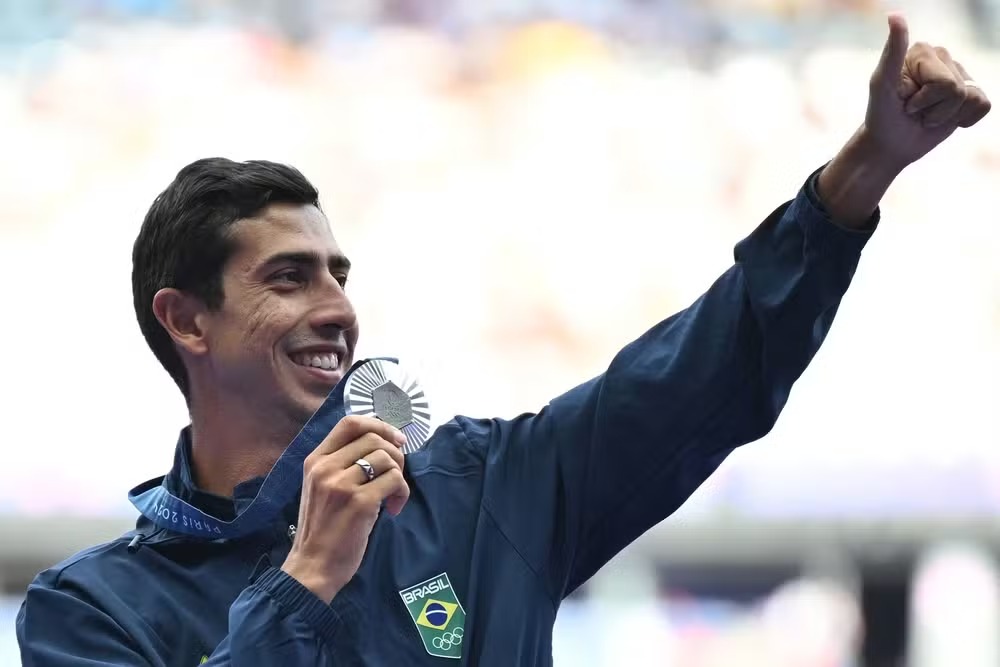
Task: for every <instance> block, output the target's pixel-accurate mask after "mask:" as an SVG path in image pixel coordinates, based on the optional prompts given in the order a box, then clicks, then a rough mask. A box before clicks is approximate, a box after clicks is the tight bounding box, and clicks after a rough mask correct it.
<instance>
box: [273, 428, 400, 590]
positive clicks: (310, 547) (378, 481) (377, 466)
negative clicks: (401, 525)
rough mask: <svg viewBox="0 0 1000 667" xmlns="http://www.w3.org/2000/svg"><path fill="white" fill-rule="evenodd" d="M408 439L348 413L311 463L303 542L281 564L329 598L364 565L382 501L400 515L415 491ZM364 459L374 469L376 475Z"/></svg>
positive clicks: (298, 538)
mask: <svg viewBox="0 0 1000 667" xmlns="http://www.w3.org/2000/svg"><path fill="white" fill-rule="evenodd" d="M405 442H406V438H405V437H404V436H403V434H402V433H400V432H399V431H397V430H396V429H395V428H393V427H392V426H390V425H389V424H386V423H385V422H382V421H379V420H378V419H375V418H373V417H357V416H348V417H345V418H344V419H342V420H340V423H338V424H337V425H336V426H335V427H334V429H333V430H332V431H330V435H328V436H327V437H326V439H325V440H324V441H323V442H322V443H320V445H319V447H317V448H316V450H315V451H313V453H312V454H310V455H309V456H308V457H307V458H306V460H305V463H304V464H303V469H304V477H303V481H302V502H301V505H300V507H299V523H298V526H297V531H296V535H295V543H294V544H293V545H292V549H291V551H290V552H289V554H288V558H286V559H285V562H284V564H283V565H282V566H281V569H282V570H284V571H285V572H287V573H288V574H289V575H291V576H292V577H294V578H295V579H297V580H298V581H299V582H300V583H301V584H302V585H304V586H305V587H306V588H308V589H309V590H311V591H312V592H313V593H315V594H316V595H317V596H318V597H319V598H320V599H322V600H323V601H324V602H326V603H329V602H330V601H331V600H332V599H333V598H334V596H335V595H336V594H337V592H338V591H340V589H341V588H343V587H344V585H345V584H347V582H348V581H349V580H350V579H351V577H353V576H354V574H355V573H356V572H357V571H358V567H359V566H360V565H361V559H362V557H363V556H364V553H365V549H366V548H367V546H368V537H369V535H371V531H372V528H373V527H374V525H375V519H377V518H378V513H379V509H380V507H381V505H382V502H383V501H385V503H386V510H387V511H389V512H390V513H392V514H393V515H396V514H399V512H400V511H401V510H402V509H403V505H405V504H406V501H407V499H408V498H409V496H410V488H409V486H408V485H407V484H406V481H405V480H404V479H403V461H404V457H403V452H402V450H400V447H401V446H402V445H403V444H405ZM358 459H365V460H366V461H367V462H368V463H369V464H370V465H371V466H372V468H373V469H374V472H375V475H376V476H375V478H374V479H372V480H371V481H370V482H369V481H368V480H367V475H366V474H365V471H364V470H363V469H362V468H361V466H359V465H356V463H355V462H356V461H357V460H358Z"/></svg>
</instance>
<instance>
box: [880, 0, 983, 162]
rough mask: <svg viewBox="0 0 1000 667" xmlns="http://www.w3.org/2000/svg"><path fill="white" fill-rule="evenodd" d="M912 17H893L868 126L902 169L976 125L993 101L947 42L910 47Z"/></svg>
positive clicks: (887, 156) (885, 153) (882, 149)
mask: <svg viewBox="0 0 1000 667" xmlns="http://www.w3.org/2000/svg"><path fill="white" fill-rule="evenodd" d="M909 42H910V39H909V29H908V28H907V25H906V20H905V19H904V18H903V17H902V16H901V15H898V14H893V15H890V16H889V37H888V39H887V40H886V43H885V49H884V50H883V52H882V58H881V59H880V61H879V63H878V66H877V67H876V69H875V72H874V73H873V74H872V78H871V85H870V94H869V98H868V111H867V113H866V115H865V127H864V131H865V133H866V134H867V135H868V137H867V138H868V139H869V140H870V141H871V143H872V144H873V145H874V146H876V147H877V148H878V150H879V152H881V153H882V154H883V155H882V157H883V159H886V160H887V161H888V162H891V163H893V164H895V165H896V166H897V167H898V168H900V169H902V168H904V167H905V166H907V165H909V164H911V163H913V162H916V161H917V160H919V159H920V158H921V157H923V156H924V155H926V154H927V153H929V152H930V151H931V150H932V149H933V148H934V147H935V146H937V145H938V144H940V143H941V142H942V141H944V140H945V139H947V138H948V137H949V136H951V134H952V133H953V132H954V131H955V130H956V129H958V128H960V127H971V126H972V125H975V124H976V123H978V122H979V121H980V120H982V119H983V117H984V116H985V115H986V114H987V113H989V111H990V106H991V105H990V100H989V98H988V97H987V96H986V93H985V92H984V91H983V90H982V88H980V87H979V85H978V84H977V83H976V82H975V80H974V79H973V78H972V76H971V75H970V74H969V73H968V72H967V71H966V69H965V68H964V67H963V66H962V64H961V63H960V62H958V61H957V60H954V59H953V58H952V57H951V54H950V53H948V51H947V50H946V49H944V48H942V47H934V46H931V45H929V44H925V43H922V42H918V43H916V44H914V45H913V46H910V43H909Z"/></svg>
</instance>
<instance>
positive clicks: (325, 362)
mask: <svg viewBox="0 0 1000 667" xmlns="http://www.w3.org/2000/svg"><path fill="white" fill-rule="evenodd" d="M293 360H294V361H295V363H297V364H298V365H300V366H312V367H313V368H322V369H323V370H331V369H334V368H336V367H337V366H339V365H340V360H339V359H338V358H337V355H336V354H334V353H332V352H328V353H326V354H297V355H295V357H294V359H293Z"/></svg>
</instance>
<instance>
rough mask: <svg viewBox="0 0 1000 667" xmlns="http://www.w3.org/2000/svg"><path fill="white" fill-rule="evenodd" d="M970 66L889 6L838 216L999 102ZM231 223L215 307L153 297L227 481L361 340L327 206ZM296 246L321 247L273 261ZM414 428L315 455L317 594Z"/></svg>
mask: <svg viewBox="0 0 1000 667" xmlns="http://www.w3.org/2000/svg"><path fill="white" fill-rule="evenodd" d="M970 79H971V77H970V76H969V74H968V72H966V71H965V69H964V68H963V67H962V66H961V65H960V64H959V63H957V62H955V61H954V60H953V59H952V58H951V56H950V54H948V53H947V52H946V51H944V50H943V49H939V48H933V47H931V46H929V45H927V44H916V45H914V46H913V47H910V46H909V36H908V31H907V27H906V22H905V21H904V20H903V18H902V17H901V16H898V15H893V16H891V17H890V18H889V37H888V39H887V41H886V46H885V50H884V51H883V54H882V57H881V59H880V61H879V63H878V66H877V67H876V69H875V71H874V73H873V74H872V77H871V80H870V82H869V84H870V97H869V104H868V109H867V113H866V115H865V119H864V122H863V124H862V125H861V127H860V128H859V129H858V131H857V132H856V133H855V134H854V136H852V137H851V138H850V139H849V140H848V142H847V143H846V144H845V145H844V147H843V148H842V149H841V151H840V152H839V153H838V154H837V155H836V156H835V157H834V158H833V160H831V162H830V163H829V164H828V165H827V166H826V168H825V169H824V170H823V172H822V173H821V174H820V177H819V184H818V190H819V194H820V197H821V199H822V200H823V204H824V206H825V207H826V209H827V212H828V213H829V215H830V217H831V218H832V220H833V222H834V223H835V224H837V225H840V226H842V227H846V228H849V229H850V228H854V229H861V228H865V227H867V226H868V224H869V222H870V220H871V217H872V214H873V213H874V211H875V209H876V208H877V206H878V203H879V201H880V200H881V199H882V197H883V195H884V194H885V192H886V191H887V190H888V188H889V186H890V184H891V183H892V182H893V180H894V179H895V178H896V177H897V176H898V175H899V174H900V173H901V172H902V171H903V169H905V168H906V167H907V166H908V165H909V164H912V163H913V162H915V161H916V160H919V159H920V158H921V157H923V156H924V155H925V154H927V153H928V152H930V151H931V150H932V149H933V148H934V147H936V146H937V145H938V144H940V143H941V142H942V141H944V140H945V139H947V138H948V137H949V136H950V135H951V134H952V133H954V132H955V130H956V129H957V128H959V127H970V126H971V125H974V124H975V123H977V122H978V121H979V120H981V119H982V118H983V117H984V116H985V115H986V114H987V113H988V112H989V111H990V102H989V100H988V99H987V97H986V95H985V94H984V93H983V91H982V90H981V89H980V88H978V87H977V86H974V85H969V84H968V83H967V82H968V81H969V80H970ZM233 231H234V234H235V239H236V242H237V247H238V249H237V252H236V254H235V255H234V256H233V258H232V259H231V261H229V262H228V264H227V265H226V267H225V268H224V274H223V289H224V294H225V300H224V303H223V306H222V308H221V310H219V311H210V310H208V309H206V308H205V307H204V305H203V304H201V303H199V301H198V300H197V299H195V298H193V297H191V296H189V295H186V294H183V293H181V292H178V291H177V290H173V289H164V290H161V291H160V292H159V293H157V295H156V296H155V298H154V302H153V309H154V312H155V313H156V316H157V317H158V319H159V320H160V322H161V324H162V325H163V326H164V328H165V329H166V330H167V331H168V332H169V333H170V335H171V336H172V338H173V340H174V342H175V344H176V345H177V349H178V350H179V352H180V354H181V357H182V358H183V360H184V363H185V364H186V366H187V369H188V373H189V375H190V379H191V383H190V384H191V387H192V400H191V419H192V433H193V457H194V468H195V475H196V478H197V481H198V484H199V486H200V487H201V488H202V489H204V490H207V491H210V492H213V493H217V494H220V495H231V494H232V491H233V488H234V487H235V486H236V485H237V484H238V483H240V482H242V481H245V480H247V479H251V478H253V477H257V476H261V475H264V474H266V473H267V472H268V471H269V470H270V469H271V467H272V466H273V464H274V462H275V461H276V460H277V458H278V456H279V455H280V454H281V452H282V451H283V450H284V448H285V447H286V446H287V444H288V443H289V442H290V441H291V439H292V438H293V437H294V436H295V434H296V433H297V432H298V430H299V429H300V428H301V426H302V424H303V423H304V422H305V421H306V420H307V419H308V418H309V416H310V415H311V414H312V413H313V412H314V411H315V410H316V409H317V408H318V407H319V406H320V404H321V403H322V401H323V399H324V398H325V397H326V395H327V394H328V392H329V391H330V389H332V388H333V386H334V385H335V384H336V382H337V381H338V380H339V379H340V378H341V377H342V376H343V373H344V372H345V371H346V370H347V369H348V368H349V367H350V364H351V362H352V360H353V354H354V347H355V344H356V343H357V338H358V329H357V318H356V315H355V313H354V309H353V307H352V306H351V303H350V300H349V299H348V297H347V294H346V293H345V291H344V285H345V284H346V278H347V273H348V271H347V268H346V265H345V261H344V258H343V254H342V253H341V251H340V249H339V247H338V246H337V243H336V241H335V240H334V238H333V235H332V233H331V232H330V225H329V222H328V221H327V220H326V218H325V216H324V215H323V214H322V213H321V212H320V211H319V210H318V209H317V208H315V207H313V206H292V205H283V204H282V205H272V206H269V207H268V208H267V209H265V210H264V211H263V212H262V213H261V214H260V215H259V216H257V217H256V218H252V219H248V220H243V221H240V222H238V223H237V224H236V225H235V226H234V228H233ZM287 252H292V253H299V254H302V255H303V256H304V257H306V258H311V259H307V261H298V262H293V261H288V260H284V261H279V262H277V263H275V262H274V261H272V260H273V257H274V256H275V255H276V254H280V253H287ZM317 347H324V348H325V349H328V350H333V349H335V350H337V351H338V353H339V359H340V363H339V365H338V368H337V369H336V370H335V371H334V372H332V373H327V374H325V375H324V374H319V375H318V374H316V373H314V372H312V371H307V370H306V369H303V368H301V367H299V366H297V365H296V364H295V363H294V361H293V360H292V355H294V353H295V352H297V351H300V350H303V349H307V348H313V349H315V348H317ZM404 441H405V439H404V438H403V436H402V434H401V433H399V432H398V431H396V430H395V429H393V428H392V427H391V426H389V425H387V424H384V423H382V422H380V421H378V420H374V419H365V418H357V417H348V418H346V419H344V420H342V421H341V422H340V423H339V424H338V425H337V426H336V427H335V428H334V429H333V431H332V432H331V433H330V435H329V436H328V437H327V438H326V439H325V440H324V442H323V443H321V444H320V445H319V447H317V449H316V450H315V451H314V452H313V453H312V454H311V455H310V456H309V457H308V458H307V460H306V462H305V469H304V481H303V491H302V502H301V509H300V514H299V523H298V524H297V526H298V534H297V537H296V540H295V543H294V544H293V546H292V549H291V552H290V553H289V555H288V558H287V559H286V561H285V563H284V564H283V565H282V569H283V570H284V571H285V572H286V573H288V574H289V575H291V576H293V577H295V578H296V579H297V580H298V581H300V582H301V583H302V584H303V585H305V586H306V587H308V588H309V589H310V590H312V591H313V592H314V593H315V594H316V595H317V596H319V597H320V598H321V599H323V600H325V601H330V600H332V599H333V597H334V596H335V595H336V594H337V592H338V591H339V590H340V588H341V587H342V586H343V585H344V584H346V583H347V581H348V580H350V578H351V577H352V576H354V573H355V572H356V571H357V568H358V566H359V564H360V562H361V558H362V556H363V555H364V550H365V548H366V546H367V541H368V536H369V534H370V532H371V529H372V526H373V525H374V522H375V519H376V518H377V516H378V513H379V511H381V508H382V507H383V503H384V507H385V508H386V510H387V511H389V512H391V513H393V514H397V513H398V512H400V511H401V510H402V508H403V505H404V504H405V502H406V500H407V498H408V497H409V488H408V487H407V486H406V482H405V481H404V479H403V476H402V469H403V464H404V460H403V455H402V453H401V452H400V450H399V446H400V445H401V444H402V443H403V442H404ZM361 457H364V458H365V459H366V460H368V461H369V462H370V463H372V465H373V466H374V467H375V469H376V472H377V474H378V476H377V477H376V479H375V480H374V481H372V482H367V483H366V479H365V477H364V473H363V472H362V470H361V468H360V467H359V466H356V465H354V462H355V461H356V460H357V459H358V458H361Z"/></svg>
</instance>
